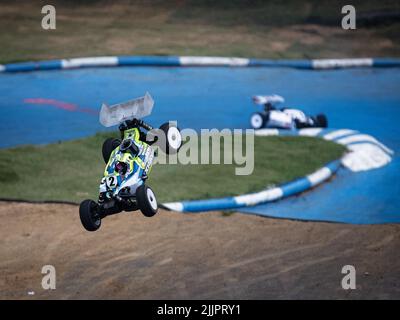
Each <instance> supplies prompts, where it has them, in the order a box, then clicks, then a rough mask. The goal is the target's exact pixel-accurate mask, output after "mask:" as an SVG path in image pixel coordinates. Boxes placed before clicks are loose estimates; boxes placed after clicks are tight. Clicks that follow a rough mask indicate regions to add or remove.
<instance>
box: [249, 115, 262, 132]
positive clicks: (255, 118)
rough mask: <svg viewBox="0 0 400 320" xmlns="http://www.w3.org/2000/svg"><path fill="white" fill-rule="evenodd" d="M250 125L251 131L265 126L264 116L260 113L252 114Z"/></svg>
mask: <svg viewBox="0 0 400 320" xmlns="http://www.w3.org/2000/svg"><path fill="white" fill-rule="evenodd" d="M250 124H251V127H252V128H253V129H260V128H262V127H264V125H265V118H264V115H263V114H262V113H260V112H256V113H253V114H252V115H251V118H250Z"/></svg>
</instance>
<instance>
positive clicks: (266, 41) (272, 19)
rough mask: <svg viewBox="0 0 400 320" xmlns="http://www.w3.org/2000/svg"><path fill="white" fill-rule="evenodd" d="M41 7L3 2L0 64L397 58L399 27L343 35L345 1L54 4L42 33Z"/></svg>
mask: <svg viewBox="0 0 400 320" xmlns="http://www.w3.org/2000/svg"><path fill="white" fill-rule="evenodd" d="M44 4H48V3H47V2H46V1H41V0H33V1H24V2H22V1H4V0H0V30H2V32H0V43H1V44H2V48H1V50H0V63H8V62H16V61H25V60H41V59H60V58H66V57H67V58H69V57H81V56H100V55H151V54H156V55H217V56H242V57H258V58H339V57H359V56H363V57H364V56H388V55H393V56H396V55H397V56H399V55H400V42H399V41H398V40H399V34H400V23H399V22H391V23H389V24H388V25H374V26H367V25H363V24H362V23H361V21H360V24H359V25H358V26H357V30H350V31H349V30H342V28H341V24H340V21H341V18H342V14H341V8H342V6H343V5H345V4H348V1H345V0H340V1H331V0H303V1H297V0H288V1H278V0H270V1H261V0H251V1H250V0H248V1H245V0H242V1H238V0H219V1H209V0H196V1H194V0H192V1H188V0H187V1H157V0H149V1H127V0H125V1H85V2H74V3H72V2H68V1H61V0H54V1H52V2H51V4H53V5H54V6H55V7H56V10H57V28H56V30H43V29H42V28H41V19H42V17H43V16H42V14H41V13H40V12H41V7H42V6H43V5H44ZM351 4H353V5H354V6H355V8H356V10H357V16H360V17H361V16H362V14H363V13H368V12H377V11H385V10H386V11H390V12H393V11H399V10H400V2H398V1H395V0H391V1H387V0H386V1H381V0H353V1H352V2H351ZM371 43H373V45H371Z"/></svg>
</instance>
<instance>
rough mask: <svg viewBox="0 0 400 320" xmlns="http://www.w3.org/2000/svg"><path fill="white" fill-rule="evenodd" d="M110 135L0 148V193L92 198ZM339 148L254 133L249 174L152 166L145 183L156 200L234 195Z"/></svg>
mask: <svg viewBox="0 0 400 320" xmlns="http://www.w3.org/2000/svg"><path fill="white" fill-rule="evenodd" d="M109 136H110V133H99V134H96V135H95V136H92V137H89V138H84V139H80V140H74V141H67V142H60V143H55V144H49V145H45V146H22V147H17V148H11V149H2V150H0V197H3V198H14V199H30V200H66V201H76V202H79V201H81V200H83V199H86V198H92V199H97V196H98V185H99V182H100V179H101V177H102V174H103V171H104V166H105V165H104V162H103V159H102V156H101V145H102V143H103V141H104V139H105V138H106V137H109ZM222 146H223V144H221V148H222ZM343 152H344V148H343V147H342V146H339V145H337V144H335V143H333V142H329V141H324V140H322V139H315V138H310V137H255V166H254V172H253V174H252V175H249V176H236V175H235V167H236V166H235V165H186V166H184V165H179V164H178V165H161V164H157V165H154V166H153V169H152V172H151V174H150V178H149V180H148V182H147V184H148V185H150V186H151V187H152V188H153V189H154V191H155V192H156V194H157V198H158V201H159V202H165V201H175V200H184V199H199V198H209V197H222V196H230V195H237V194H242V193H247V192H252V191H258V190H260V189H262V188H265V187H266V186H268V185H273V184H279V183H282V182H286V181H289V180H292V179H295V178H298V177H301V176H304V175H306V174H309V173H311V172H313V171H314V170H316V169H317V168H319V167H320V166H322V165H324V164H325V163H327V162H329V161H331V160H333V159H337V158H339V157H340V156H341V154H342V153H343ZM222 153H223V152H222V151H221V154H222Z"/></svg>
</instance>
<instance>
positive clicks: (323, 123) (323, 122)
mask: <svg viewBox="0 0 400 320" xmlns="http://www.w3.org/2000/svg"><path fill="white" fill-rule="evenodd" d="M315 118H316V119H317V126H318V127H320V128H327V127H328V118H327V117H326V115H324V114H322V113H321V114H318V115H317V116H316V117H315Z"/></svg>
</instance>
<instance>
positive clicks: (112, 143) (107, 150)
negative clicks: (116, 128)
mask: <svg viewBox="0 0 400 320" xmlns="http://www.w3.org/2000/svg"><path fill="white" fill-rule="evenodd" d="M120 144H121V140H120V139H117V138H108V139H106V140H105V141H104V142H103V148H102V150H101V151H102V153H103V159H104V162H105V163H108V160H110V155H111V152H113V150H114V149H115V148H116V147H118V146H119V145H120Z"/></svg>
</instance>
